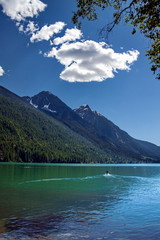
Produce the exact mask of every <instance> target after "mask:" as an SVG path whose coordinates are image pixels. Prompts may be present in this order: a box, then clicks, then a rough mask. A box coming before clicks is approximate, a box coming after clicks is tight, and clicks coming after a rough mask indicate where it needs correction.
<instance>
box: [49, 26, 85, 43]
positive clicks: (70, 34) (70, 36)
mask: <svg viewBox="0 0 160 240" xmlns="http://www.w3.org/2000/svg"><path fill="white" fill-rule="evenodd" d="M82 35H83V34H82V32H81V31H80V30H79V29H77V28H71V29H66V32H65V35H64V36H63V37H58V38H55V39H54V40H53V43H52V44H51V45H53V44H54V45H59V44H63V43H65V42H71V41H75V40H77V39H80V38H81V37H82Z"/></svg>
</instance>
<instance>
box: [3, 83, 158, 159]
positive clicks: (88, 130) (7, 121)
mask: <svg viewBox="0 0 160 240" xmlns="http://www.w3.org/2000/svg"><path fill="white" fill-rule="evenodd" d="M0 160H1V161H21V162H76V163H93V162H94V163H96V162H100V163H137V162H160V147H158V146H156V145H154V144H151V143H149V142H145V141H140V140H137V139H134V138H132V137H131V136H129V135H128V133H126V132H125V131H123V130H121V129H120V128H119V127H117V126H116V125H115V124H114V123H112V122H111V121H110V120H108V119H107V118H105V117H104V116H102V115H101V114H99V113H97V112H96V111H93V110H91V108H90V107H89V106H88V105H84V106H81V107H80V108H78V109H75V110H72V109H71V108H70V107H68V106H67V105H66V104H65V103H64V102H62V101H61V100H60V99H59V98H58V97H57V96H55V95H53V94H52V93H50V92H48V91H43V92H40V93H38V94H36V95H35V96H33V97H19V96H17V95H16V94H14V93H12V92H11V91H9V90H7V89H5V88H3V87H0Z"/></svg>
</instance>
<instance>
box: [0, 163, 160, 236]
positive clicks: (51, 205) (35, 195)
mask: <svg viewBox="0 0 160 240" xmlns="http://www.w3.org/2000/svg"><path fill="white" fill-rule="evenodd" d="M106 170H108V171H109V173H110V174H109V175H105V172H106ZM0 239H11V240H12V239H24V240H30V239H39V240H41V239H47V240H50V239H53V240H54V239H55V240H64V239H66V240H70V239H71V240H72V239H73V240H76V239H78V240H79V239H90V240H94V239H109V240H112V239H118V240H121V239H122V240H126V239H129V240H132V239H133V240H135V239H136V240H143V239H147V240H157V239H160V165H158V164H156V165H55V164H53V165H51V164H50V165H47V164H3V163H1V164H0Z"/></svg>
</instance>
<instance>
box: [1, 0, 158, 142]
mask: <svg viewBox="0 0 160 240" xmlns="http://www.w3.org/2000/svg"><path fill="white" fill-rule="evenodd" d="M22 2H24V3H23V4H22ZM75 9H76V8H75V0H69V1H66V0H58V1H57V0H54V1H47V0H41V1H40V0H32V1H31V2H30V1H29V0H25V1H23V0H0V23H1V24H0V36H1V37H0V47H1V50H0V75H1V76H0V82H1V85H2V86H4V87H6V88H8V89H9V90H11V91H13V92H15V93H16V94H18V95H20V96H25V95H29V96H33V95H35V94H37V93H38V92H40V91H43V90H48V91H50V92H52V93H53V94H54V95H56V96H58V97H59V98H60V99H62V100H63V101H64V102H65V103H66V104H68V105H69V106H70V107H71V108H77V107H79V106H80V105H82V104H89V106H90V107H91V108H92V109H93V110H96V111H97V112H100V113H101V114H103V115H104V116H105V117H107V118H108V119H110V120H111V121H112V122H114V123H115V124H116V125H118V126H119V127H120V128H121V129H123V130H125V131H127V132H128V133H129V134H130V135H131V136H133V137H135V138H137V139H142V140H147V141H150V142H153V143H155V144H157V145H160V134H159V122H160V107H159V103H160V94H159V92H160V82H159V81H158V80H156V79H155V76H154V75H153V74H152V72H151V71H150V65H149V61H148V60H147V58H146V57H145V51H146V50H147V48H148V46H149V41H148V40H147V39H145V38H144V37H143V36H142V35H141V34H139V33H137V34H135V35H131V34H130V33H131V30H132V28H131V27H130V26H128V25H126V24H125V23H123V22H122V23H121V24H120V25H119V26H118V27H116V28H115V29H114V31H113V32H112V33H111V34H110V36H109V43H108V45H105V44H104V43H101V42H104V40H102V39H100V36H99V29H101V28H102V27H103V26H104V25H105V24H106V22H109V19H110V16H111V13H110V11H106V10H105V11H101V10H99V11H98V13H99V19H98V20H97V21H95V22H88V21H83V24H82V29H81V31H78V29H76V28H75V26H74V25H73V23H72V22H71V17H72V12H73V11H74V10H75ZM49 56H50V57H49ZM129 69H130V70H129ZM115 70H116V72H115ZM93 80H94V81H93Z"/></svg>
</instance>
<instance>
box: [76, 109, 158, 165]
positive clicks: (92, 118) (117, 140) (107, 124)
mask: <svg viewBox="0 0 160 240" xmlns="http://www.w3.org/2000/svg"><path fill="white" fill-rule="evenodd" d="M74 111H75V112H76V113H77V114H78V115H79V116H80V117H81V118H82V119H83V120H85V121H87V122H88V123H89V124H91V125H92V126H93V127H95V129H96V130H97V131H98V132H99V133H100V134H101V135H103V136H104V137H107V138H108V139H110V141H112V143H114V144H115V146H116V147H117V148H118V149H119V151H121V152H123V153H125V154H126V155H130V156H136V155H137V156H138V157H140V159H146V158H153V159H158V160H160V147H158V146H156V145H155V144H152V143H149V142H145V141H140V140H137V139H134V138H132V137H131V136H129V135H128V133H126V132H125V131H123V130H121V129H120V128H119V127H117V126H116V125H115V124H114V123H112V122H111V121H110V120H108V119H107V118H105V117H104V116H103V115H101V114H99V113H97V112H96V111H92V110H91V108H90V107H89V106H88V105H83V106H81V107H80V108H77V109H75V110H74Z"/></svg>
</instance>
